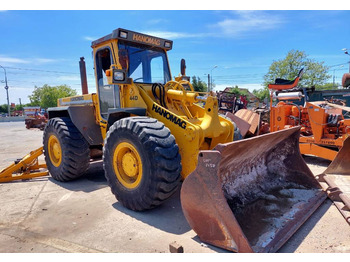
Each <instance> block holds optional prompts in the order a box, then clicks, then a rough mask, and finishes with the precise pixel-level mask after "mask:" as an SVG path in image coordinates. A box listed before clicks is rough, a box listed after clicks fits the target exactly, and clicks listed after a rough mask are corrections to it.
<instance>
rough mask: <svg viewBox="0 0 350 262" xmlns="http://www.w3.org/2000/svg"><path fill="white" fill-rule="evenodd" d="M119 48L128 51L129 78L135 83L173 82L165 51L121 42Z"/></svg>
mask: <svg viewBox="0 0 350 262" xmlns="http://www.w3.org/2000/svg"><path fill="white" fill-rule="evenodd" d="M118 48H119V50H121V49H126V50H127V53H128V57H129V70H128V76H129V77H130V78H132V79H133V81H134V82H135V83H149V84H151V83H161V84H165V83H167V82H168V81H170V80H171V76H170V71H169V67H168V61H167V57H166V54H165V51H164V50H163V49H161V48H156V47H149V46H143V45H138V44H134V43H126V42H123V41H119V43H118Z"/></svg>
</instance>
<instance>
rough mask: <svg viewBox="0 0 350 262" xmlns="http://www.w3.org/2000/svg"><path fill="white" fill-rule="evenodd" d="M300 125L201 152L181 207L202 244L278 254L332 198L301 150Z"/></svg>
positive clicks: (185, 186) (188, 181) (186, 184)
mask: <svg viewBox="0 0 350 262" xmlns="http://www.w3.org/2000/svg"><path fill="white" fill-rule="evenodd" d="M298 141H299V127H295V128H290V129H286V130H282V131H278V132H274V133H269V134H266V135H262V136H257V137H253V138H250V139H246V140H240V141H237V142H232V143H227V144H220V145H218V146H216V147H215V148H214V150H211V151H209V150H208V151H201V152H200V154H199V157H198V166H197V168H196V170H195V171H194V172H193V173H191V174H190V175H189V176H188V177H187V178H186V179H185V181H184V183H183V185H182V189H181V204H182V208H183V212H184V214H185V217H186V219H187V221H188V223H189V224H190V226H191V227H192V229H193V230H194V231H195V232H196V233H197V235H198V236H199V238H200V239H201V241H203V242H206V243H209V244H212V245H214V246H218V247H221V248H224V249H227V250H232V251H235V252H275V251H277V250H278V249H279V248H280V247H281V246H282V245H283V244H284V243H285V242H286V241H287V240H288V239H289V238H290V237H291V236H292V235H293V233H294V232H295V231H296V230H297V229H298V228H299V227H300V226H301V225H302V224H303V223H304V222H305V221H306V220H307V218H308V217H309V216H310V215H311V214H312V213H313V212H314V211H315V210H316V209H317V208H318V206H319V205H320V204H321V203H322V202H323V201H324V200H325V198H326V197H327V196H326V194H325V192H324V191H323V190H322V188H321V186H320V185H319V183H318V182H317V181H316V179H315V178H314V176H313V174H312V173H311V171H310V169H309V168H308V167H307V165H306V164H305V162H304V160H303V159H302V157H301V155H300V152H299V145H298Z"/></svg>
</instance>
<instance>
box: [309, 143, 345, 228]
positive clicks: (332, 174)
mask: <svg viewBox="0 0 350 262" xmlns="http://www.w3.org/2000/svg"><path fill="white" fill-rule="evenodd" d="M316 178H317V180H318V181H319V182H320V183H321V185H322V186H323V187H324V189H325V190H326V191H327V194H328V197H329V198H330V199H331V200H333V202H334V204H335V206H336V207H337V208H338V210H339V211H340V213H341V214H342V215H343V216H344V218H345V220H346V221H347V222H348V223H349V224H350V137H348V138H347V139H346V140H345V141H344V143H343V147H342V148H341V149H340V151H339V152H338V154H337V155H336V156H335V158H334V160H333V161H332V163H331V164H330V165H329V166H328V168H327V169H326V170H325V171H324V172H323V173H322V174H321V175H319V176H317V177H316Z"/></svg>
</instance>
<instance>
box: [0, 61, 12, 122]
mask: <svg viewBox="0 0 350 262" xmlns="http://www.w3.org/2000/svg"><path fill="white" fill-rule="evenodd" d="M0 67H1V68H2V69H4V72H5V90H6V95H7V111H8V114H9V117H10V116H11V113H10V99H9V87H8V85H7V76H6V70H5V68H4V67H2V66H1V65H0Z"/></svg>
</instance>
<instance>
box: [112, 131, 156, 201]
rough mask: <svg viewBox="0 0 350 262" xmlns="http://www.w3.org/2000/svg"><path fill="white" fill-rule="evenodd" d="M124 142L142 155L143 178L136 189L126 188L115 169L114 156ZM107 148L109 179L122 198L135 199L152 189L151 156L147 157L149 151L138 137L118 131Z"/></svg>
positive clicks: (114, 133)
mask: <svg viewBox="0 0 350 262" xmlns="http://www.w3.org/2000/svg"><path fill="white" fill-rule="evenodd" d="M122 142H128V143H130V144H131V145H133V146H134V147H135V148H136V150H137V152H138V154H139V155H140V158H141V162H142V178H141V181H140V184H139V185H138V186H137V187H135V188H131V189H129V188H126V187H125V186H124V185H123V184H122V183H121V182H120V181H119V180H118V178H117V176H116V174H115V171H114V167H113V154H114V151H115V149H116V147H117V146H118V144H120V143H122ZM106 146H107V147H108V150H109V152H110V154H108V155H106V156H105V159H106V160H107V161H108V164H107V163H106V168H107V173H106V174H107V175H108V178H109V179H110V180H111V183H112V184H115V186H116V187H117V192H118V195H119V197H120V198H122V199H124V198H134V197H136V196H139V195H140V194H143V193H144V192H146V191H147V190H149V187H150V181H152V178H151V176H152V172H151V169H152V165H151V163H150V160H149V158H150V157H151V156H147V153H146V152H147V151H146V150H145V148H144V146H143V145H142V143H141V142H140V140H139V139H138V137H137V135H135V134H133V133H131V132H127V131H125V130H120V131H119V130H118V132H113V134H111V136H110V137H109V140H108V142H107V143H106Z"/></svg>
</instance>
